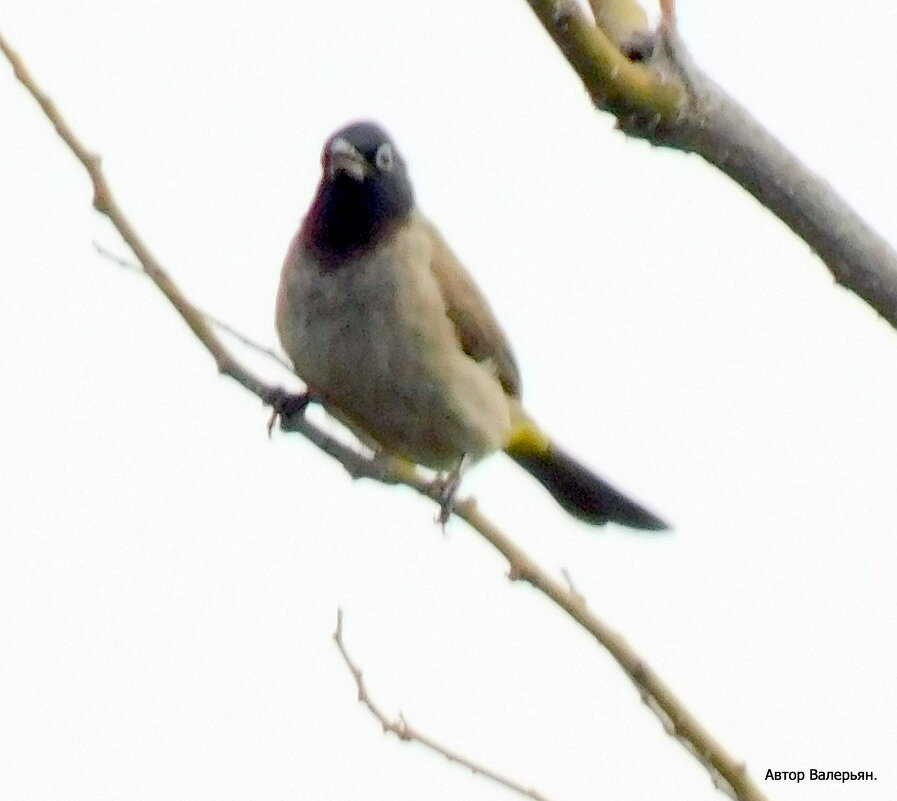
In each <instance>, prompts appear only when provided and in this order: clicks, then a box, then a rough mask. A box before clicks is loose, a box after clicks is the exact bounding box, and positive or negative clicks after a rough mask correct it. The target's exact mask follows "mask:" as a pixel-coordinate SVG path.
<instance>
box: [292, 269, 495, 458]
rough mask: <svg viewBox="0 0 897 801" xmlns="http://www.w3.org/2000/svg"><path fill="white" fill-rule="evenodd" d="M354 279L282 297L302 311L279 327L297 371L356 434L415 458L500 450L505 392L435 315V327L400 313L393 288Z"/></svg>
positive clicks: (424, 317) (422, 317)
mask: <svg viewBox="0 0 897 801" xmlns="http://www.w3.org/2000/svg"><path fill="white" fill-rule="evenodd" d="M358 279H359V276H357V275H356V276H355V282H354V284H353V287H352V290H348V291H336V292H324V293H318V294H317V295H316V296H315V297H313V298H311V297H308V298H304V299H302V300H301V301H300V302H299V303H296V304H291V306H292V308H294V309H300V310H305V311H301V312H300V313H299V316H298V319H295V320H294V321H293V324H292V325H289V326H284V327H285V328H289V329H290V332H291V334H290V337H291V342H290V343H289V347H288V348H287V349H288V352H289V353H290V355H291V357H292V359H293V363H294V367H295V369H296V372H297V374H298V375H299V376H300V377H301V378H302V379H303V380H305V381H306V382H307V383H308V385H309V386H310V387H311V388H312V389H313V390H314V391H316V392H317V393H318V394H320V395H321V397H322V398H323V400H324V403H325V406H327V407H329V408H330V409H331V411H333V412H334V413H335V415H336V416H337V417H338V418H339V419H341V420H342V421H343V422H345V423H346V424H347V425H349V427H350V428H352V429H353V430H354V431H355V433H356V434H357V435H359V436H360V437H361V438H362V439H363V440H367V441H370V440H371V439H372V440H374V441H375V442H376V444H377V445H379V446H380V447H382V448H383V449H385V450H386V451H388V452H390V453H393V454H395V455H397V456H401V457H403V458H406V459H409V460H411V461H414V462H417V463H419V464H423V465H426V466H428V467H431V468H434V469H452V468H454V467H455V466H457V464H458V462H459V460H460V459H461V457H462V456H463V455H465V454H469V455H470V456H471V457H472V458H474V459H479V458H481V457H483V456H485V455H486V454H488V453H491V452H492V451H494V450H497V449H499V448H501V447H503V446H504V445H505V444H506V442H507V439H508V436H509V434H510V411H509V405H508V399H507V397H506V396H505V394H504V391H503V390H502V388H501V385H500V383H499V381H498V380H497V379H496V377H495V376H494V375H493V374H492V373H491V372H490V370H489V368H488V367H487V366H486V365H483V364H479V363H477V362H475V361H473V360H472V359H471V358H469V357H468V356H467V355H466V354H465V353H464V352H463V351H462V350H461V348H460V346H459V345H458V344H457V341H456V340H455V339H454V334H453V332H452V331H451V330H449V329H448V328H447V326H448V325H450V324H449V323H448V321H447V320H446V321H445V325H444V326H443V325H442V319H444V313H443V315H442V319H440V318H437V320H438V321H439V324H438V325H437V324H434V323H433V317H432V315H430V316H428V315H415V314H408V313H407V311H408V310H407V309H404V308H403V307H402V306H401V303H400V301H401V300H402V299H401V298H397V297H396V296H395V295H394V294H390V293H388V292H387V293H382V292H381V293H371V292H364V293H361V294H359V289H360V288H359V286H358V285H357V284H358ZM353 290H354V291H353ZM416 321H420V324H417V323H416ZM285 344H286V343H285Z"/></svg>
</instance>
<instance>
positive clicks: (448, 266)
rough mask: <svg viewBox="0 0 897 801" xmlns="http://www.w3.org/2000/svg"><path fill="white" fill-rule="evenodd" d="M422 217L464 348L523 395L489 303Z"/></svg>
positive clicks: (434, 265)
mask: <svg viewBox="0 0 897 801" xmlns="http://www.w3.org/2000/svg"><path fill="white" fill-rule="evenodd" d="M419 216H420V223H421V224H422V225H424V226H426V227H427V229H428V232H429V234H430V238H431V240H432V243H433V254H432V258H431V261H430V270H431V271H432V273H433V275H434V277H435V278H436V281H437V283H438V284H439V288H440V290H441V292H442V297H443V299H444V301H445V309H446V314H447V315H448V317H449V319H450V320H451V321H452V323H454V326H455V333H456V334H457V336H458V341H459V342H460V343H461V347H462V348H463V349H464V352H465V353H467V354H468V355H469V356H470V357H471V358H473V359H476V360H477V361H478V362H491V363H492V365H493V366H494V368H495V373H496V376H497V377H498V380H499V381H501V385H502V386H503V387H504V389H505V392H507V393H508V394H509V395H511V396H512V397H515V398H516V397H520V372H519V370H518V369H517V362H516V361H515V359H514V354H513V353H512V352H511V345H510V343H509V342H508V339H507V337H506V336H505V332H504V331H502V330H501V326H500V325H499V324H498V321H497V320H496V319H495V315H494V314H493V313H492V309H491V308H490V307H489V303H488V302H487V301H486V298H485V297H484V296H483V293H482V292H481V291H480V289H479V287H477V285H476V284H475V283H474V281H473V278H471V276H470V273H468V272H467V270H466V269H465V268H464V265H463V264H461V261H460V260H459V259H458V257H457V256H456V255H455V254H454V253H453V252H452V250H451V248H450V247H449V246H448V244H447V243H446V241H445V240H444V239H443V238H442V235H441V234H440V233H439V231H438V230H437V229H436V226H434V225H433V224H432V223H431V222H430V221H429V220H427V219H426V218H424V217H423V216H422V215H419Z"/></svg>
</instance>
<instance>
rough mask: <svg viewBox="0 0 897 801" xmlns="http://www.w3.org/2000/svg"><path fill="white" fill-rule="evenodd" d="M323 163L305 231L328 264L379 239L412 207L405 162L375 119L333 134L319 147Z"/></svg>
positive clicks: (412, 197)
mask: <svg viewBox="0 0 897 801" xmlns="http://www.w3.org/2000/svg"><path fill="white" fill-rule="evenodd" d="M321 168H322V175H321V182H320V184H319V185H318V191H317V195H316V196H315V199H314V201H313V202H312V205H311V208H310V209H309V211H308V215H307V216H306V218H305V223H304V225H303V235H304V239H305V242H306V245H307V246H308V247H310V248H312V249H313V250H314V251H315V253H316V255H317V256H318V257H319V258H320V259H321V261H322V262H323V263H324V264H325V265H328V264H339V263H341V262H342V260H344V259H345V258H347V257H350V256H351V255H353V254H354V253H355V252H356V251H358V250H360V249H362V248H365V247H369V246H372V245H374V244H376V242H377V241H378V240H379V239H380V238H381V237H382V236H385V235H386V234H387V233H388V232H389V231H390V230H392V229H393V228H394V227H395V226H396V225H397V224H399V223H401V222H402V221H403V220H404V219H405V218H406V217H407V216H408V214H409V213H410V212H411V210H412V208H413V207H414V191H413V190H412V187H411V181H410V180H409V178H408V172H407V170H406V168H405V162H404V161H403V160H402V157H401V156H400V155H399V152H398V150H396V146H395V145H394V144H393V143H392V140H391V139H390V138H389V135H388V134H387V133H386V131H384V130H383V129H382V128H381V127H380V126H379V125H377V124H375V123H373V122H355V123H352V124H350V125H347V126H345V127H344V128H341V129H340V130H338V131H337V132H336V133H334V134H332V135H331V136H330V138H329V139H328V140H327V142H325V144H324V150H323V152H322V153H321Z"/></svg>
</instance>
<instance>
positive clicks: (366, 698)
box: [333, 609, 548, 801]
mask: <svg viewBox="0 0 897 801" xmlns="http://www.w3.org/2000/svg"><path fill="white" fill-rule="evenodd" d="M333 640H334V642H335V643H336V647H337V648H339V652H340V654H342V657H343V661H344V662H345V663H346V667H348V668H349V672H350V673H351V674H352V678H353V679H354V680H355V687H356V689H357V690H358V701H359V703H361V704H364V706H365V707H367V709H368V711H369V712H370V713H371V714H372V715H373V716H374V717H375V718H376V719H377V720H378V721H379V722H380V725H381V726H382V727H383V731H384V732H390V733H392V734H394V735H395V736H396V737H398V738H399V739H400V740H402V741H404V742H417V743H420V744H421V745H422V746H424V748H429V749H430V750H431V751H434V752H435V753H437V754H440V755H442V756H443V757H445V758H446V759H447V760H448V761H449V762H454V763H455V764H457V765H461V766H462V767H465V768H467V769H468V770H470V771H471V772H472V773H473V774H474V775H479V776H483V777H484V778H486V779H490V780H491V781H494V782H495V783H496V784H500V785H501V786H502V787H505V788H507V789H508V790H511V791H513V792H515V793H519V794H520V795H522V796H524V797H526V798H530V799H532V801H548V799H547V798H546V796H544V795H542V794H541V793H539V792H537V791H536V790H533V789H532V788H528V787H524V786H523V785H522V784H520V783H519V782H515V781H514V780H513V779H509V778H507V777H506V776H502V775H501V774H499V773H496V772H495V771H494V770H492V769H490V768H487V767H486V766H485V765H482V764H481V763H479V762H474V761H473V760H471V759H468V758H467V757H465V756H462V755H461V754H459V753H457V752H456V751H452V750H451V749H449V748H446V747H445V746H444V745H441V744H440V743H438V742H436V741H435V740H433V739H432V738H430V737H428V736H427V735H425V734H422V733H421V732H419V731H418V730H417V729H415V728H413V727H412V726H411V725H410V724H409V723H408V721H407V720H406V719H405V716H404V715H402V713H401V712H400V713H399V714H398V717H396V719H395V720H390V719H389V717H387V715H386V713H384V712H383V711H382V710H381V709H380V707H378V706H377V704H376V703H375V702H374V700H373V699H372V698H371V696H370V693H368V689H367V686H366V685H365V683H364V679H363V678H362V673H361V669H360V668H359V667H357V666H356V665H355V663H354V662H353V661H352V658H351V657H350V656H349V654H348V652H347V651H346V646H345V643H344V642H343V610H342V609H337V610H336V630H335V631H334V632H333Z"/></svg>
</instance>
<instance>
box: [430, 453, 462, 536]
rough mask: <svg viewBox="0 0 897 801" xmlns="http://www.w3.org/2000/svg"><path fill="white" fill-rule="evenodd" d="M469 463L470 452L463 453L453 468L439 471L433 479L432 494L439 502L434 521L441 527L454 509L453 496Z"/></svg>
mask: <svg viewBox="0 0 897 801" xmlns="http://www.w3.org/2000/svg"><path fill="white" fill-rule="evenodd" d="M469 464H470V454H467V453H465V454H464V456H462V457H461V461H460V462H458V466H457V467H456V468H455V469H454V470H452V471H451V472H450V473H441V474H440V475H438V476H437V477H436V478H435V479H434V480H433V489H434V496H435V498H436V500H437V501H438V503H439V514H438V515H437V516H436V522H437V523H439V525H441V526H442V527H443V529H444V528H445V524H446V523H448V519H449V518H450V517H451V516H452V512H453V511H454V509H455V498H456V497H457V495H458V489H459V488H460V487H461V478H462V476H463V474H464V471H465V469H466V468H467V466H468V465H469Z"/></svg>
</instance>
